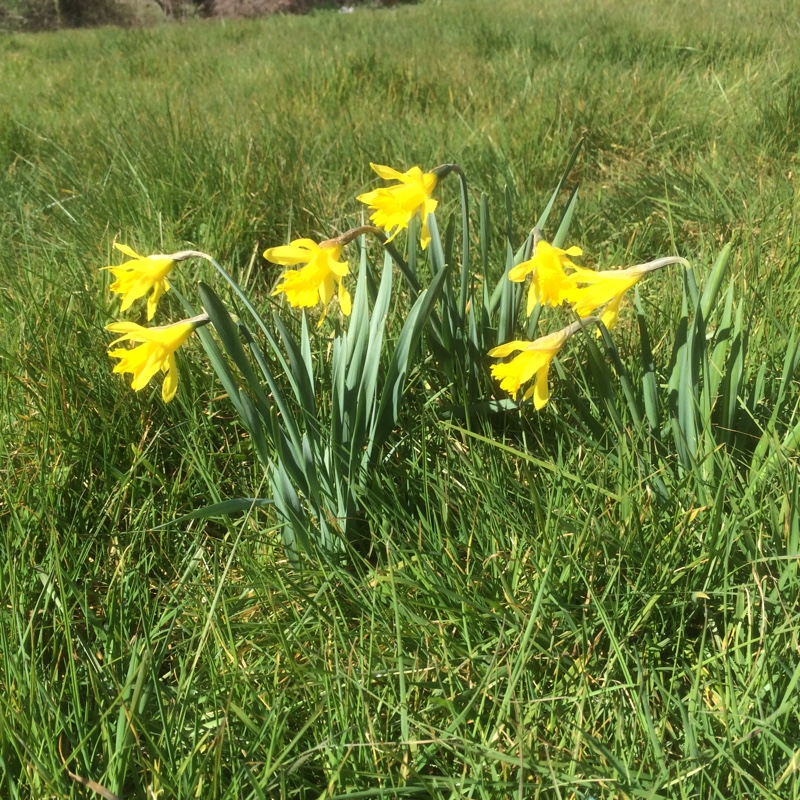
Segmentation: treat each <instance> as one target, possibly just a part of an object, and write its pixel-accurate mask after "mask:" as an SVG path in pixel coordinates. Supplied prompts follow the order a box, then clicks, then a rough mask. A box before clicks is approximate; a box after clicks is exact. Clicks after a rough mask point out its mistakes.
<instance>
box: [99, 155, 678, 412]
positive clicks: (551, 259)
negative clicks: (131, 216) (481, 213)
mask: <svg viewBox="0 0 800 800" xmlns="http://www.w3.org/2000/svg"><path fill="white" fill-rule="evenodd" d="M370 166H371V167H372V169H373V170H374V171H375V172H376V173H377V174H378V176H379V177H381V178H382V179H384V180H387V181H396V183H395V184H393V185H391V186H385V187H381V188H377V189H373V190H372V191H369V192H365V193H363V194H360V195H358V198H357V199H358V200H359V201H360V202H362V203H364V204H365V205H367V206H368V208H369V209H370V211H371V212H372V213H371V215H370V220H371V222H372V223H373V224H374V226H375V227H371V226H363V227H361V228H357V229H353V230H352V231H348V232H347V233H346V234H343V235H342V236H340V237H338V238H336V239H328V240H326V241H323V242H320V243H317V242H315V241H314V240H312V239H307V238H300V239H295V240H293V241H292V242H291V243H290V244H288V245H283V246H280V247H270V248H267V249H266V250H265V251H264V258H266V259H267V260H268V261H271V262H272V263H274V264H279V265H281V266H284V267H289V268H290V269H287V270H286V271H285V272H284V273H283V274H282V275H281V277H280V279H279V281H278V283H277V284H276V286H275V288H274V290H273V292H272V294H273V295H281V294H282V295H284V296H285V297H286V300H287V302H288V303H289V305H291V306H293V307H295V308H312V307H313V306H316V305H317V303H320V304H321V305H322V314H321V317H320V324H322V321H323V320H324V319H325V315H326V312H327V309H328V306H329V304H330V302H331V300H332V299H333V297H334V295H335V296H336V297H337V299H338V303H339V308H340V310H341V312H342V313H343V314H344V315H345V316H349V315H350V313H351V309H352V301H351V298H350V293H349V292H348V290H347V288H346V287H345V285H344V280H343V279H344V278H345V277H346V276H347V275H349V273H350V268H349V265H348V262H347V261H343V260H342V251H343V249H344V246H345V245H346V244H347V243H348V242H350V241H351V240H352V239H353V238H354V237H355V236H356V235H358V234H360V233H362V232H364V231H371V232H372V233H377V234H378V235H380V236H381V238H382V241H383V242H384V243H388V242H390V241H391V240H392V239H394V237H395V236H397V234H398V233H399V232H400V231H401V230H403V229H407V228H408V226H409V223H410V222H411V221H412V220H413V219H414V218H415V217H417V216H418V217H419V218H420V220H421V224H422V229H421V234H420V244H421V246H422V248H423V249H425V248H427V246H428V245H429V243H430V241H431V234H430V230H429V228H428V218H429V216H430V214H432V213H433V212H434V210H435V209H436V206H437V201H436V200H434V199H433V197H432V194H433V192H434V190H435V189H436V185H437V183H438V180H439V175H444V174H446V171H445V172H443V171H442V170H443V168H442V167H440V168H437V170H436V171H434V172H423V171H422V170H421V169H420V168H419V167H416V166H415V167H412V168H411V169H409V170H408V172H398V171H397V170H395V169H392V168H391V167H386V166H381V165H379V164H370ZM381 230H382V231H385V234H383V233H381ZM114 246H115V247H116V249H117V250H119V251H120V252H122V253H124V254H125V255H127V256H129V257H130V259H131V260H130V261H126V262H125V263H123V264H122V265H120V266H108V267H105V269H108V270H110V271H111V273H112V274H113V275H114V278H115V281H114V282H113V283H112V284H111V287H110V288H111V291H112V292H114V293H116V294H119V295H121V296H122V304H121V310H122V311H126V310H127V309H128V308H130V307H131V305H132V304H133V303H134V302H135V301H136V300H138V299H140V298H142V297H144V296H145V295H147V294H148V293H149V295H150V296H149V297H148V300H147V319H148V320H151V319H153V317H154V316H155V312H156V308H157V306H158V301H159V299H160V298H161V296H162V295H163V294H164V293H165V292H167V291H168V290H169V283H168V282H167V276H168V275H169V274H170V273H171V272H172V270H173V269H174V267H175V266H176V264H177V263H178V262H179V261H181V260H183V259H184V258H188V257H191V256H198V255H199V256H204V254H202V253H197V252H195V251H184V252H181V253H173V254H172V255H160V254H159V255H151V256H141V255H139V254H138V253H136V252H135V251H134V250H132V249H131V248H130V247H128V246H127V245H123V244H115V245H114ZM581 255H583V251H582V250H581V248H580V247H574V246H573V247H569V248H567V249H566V250H564V249H561V248H560V247H554V246H553V245H552V244H550V243H549V242H546V241H544V240H539V241H537V242H536V246H535V250H534V253H533V255H532V257H531V258H530V259H528V260H527V261H524V262H523V263H521V264H519V265H517V266H515V267H514V268H513V269H512V270H511V271H510V272H509V275H508V277H509V279H510V280H512V281H515V282H518V283H521V282H524V281H525V280H526V279H527V278H528V276H530V286H529V287H528V293H527V303H526V314H527V315H528V316H529V315H530V314H531V312H532V311H533V309H534V307H535V306H536V304H537V303H539V304H541V305H547V306H553V307H556V306H561V305H562V304H564V303H566V304H568V305H570V306H571V307H572V310H573V312H574V313H575V314H576V315H577V316H578V317H579V318H580V319H581V320H583V322H580V321H579V322H575V323H573V324H572V325H569V326H567V327H566V328H564V329H562V330H560V331H557V332H555V333H551V334H548V335H547V336H543V337H541V338H539V339H536V340H535V341H532V342H526V341H521V340H516V341H513V342H508V343H506V344H503V345H500V346H499V347H495V348H494V349H492V350H490V351H489V356H491V357H493V358H505V357H506V356H509V355H511V354H512V353H517V355H516V356H515V357H514V358H513V359H511V360H510V361H508V362H503V363H498V364H494V365H493V366H492V368H491V371H492V375H493V376H494V377H495V379H496V380H497V381H499V383H500V388H501V389H503V390H504V391H506V392H508V393H509V394H511V395H512V396H515V397H516V396H517V395H518V394H519V392H520V391H521V390H522V389H523V386H524V385H525V384H527V383H529V382H530V381H531V380H534V379H535V382H534V384H533V386H532V387H531V388H528V389H526V390H525V391H524V393H523V396H522V399H523V400H525V399H529V398H532V399H533V403H534V406H535V407H536V408H537V409H540V408H542V407H544V405H545V404H546V403H547V401H548V397H549V390H548V385H547V375H548V371H549V368H550V363H551V362H552V360H553V359H554V358H555V357H556V355H557V354H558V352H559V350H560V349H561V348H562V347H563V345H564V343H565V342H566V341H567V339H569V337H570V336H572V335H573V334H574V333H575V332H576V331H577V330H578V329H579V328H580V327H582V325H583V324H584V323H588V322H595V321H596V322H601V321H602V323H603V324H604V325H605V326H606V327H607V328H612V327H613V326H614V325H615V324H616V322H617V317H618V314H619V306H620V303H621V301H622V298H623V296H624V295H625V293H626V292H627V291H628V290H629V289H631V288H632V287H633V286H634V285H635V284H636V282H637V281H639V280H640V279H641V278H642V277H643V276H644V275H646V274H647V273H648V272H651V271H653V270H655V269H659V268H661V267H663V266H666V265H667V264H672V263H677V262H681V263H684V264H686V262H685V261H684V260H683V259H681V258H664V259H659V260H658V261H653V262H650V263H648V264H640V265H638V266H635V267H630V268H628V269H616V270H605V271H597V272H596V271H594V270H591V269H586V268H585V267H581V266H579V265H577V264H575V263H574V262H573V261H572V260H571V259H572V258H575V257H577V256H581ZM204 257H206V258H208V257H207V256H204ZM598 309H602V311H601V317H600V319H597V318H594V317H592V316H591V315H592V314H593V313H594V312H595V311H597V310H598ZM206 322H208V317H207V316H206V315H201V316H200V317H195V318H193V319H191V320H182V321H181V322H178V323H175V324H173V325H165V326H161V327H155V328H143V327H142V326H140V325H136V324H135V323H133V322H118V323H113V324H111V325H108V326H107V329H108V330H110V331H112V332H113V333H119V334H122V335H121V336H120V337H119V338H118V339H116V340H115V341H114V342H113V343H112V344H117V343H119V342H122V341H129V342H133V343H136V344H137V345H138V346H136V347H133V348H124V347H120V348H116V349H113V350H109V351H108V354H109V355H110V356H111V357H112V358H117V359H119V363H118V364H117V365H116V366H115V367H114V372H117V373H123V374H124V373H131V374H132V375H133V381H132V384H131V385H132V388H133V389H134V390H136V391H140V390H141V389H143V388H144V387H145V386H146V385H147V384H148V383H149V381H150V380H151V379H152V378H153V376H154V375H155V374H156V373H158V372H159V371H161V372H163V373H164V383H163V386H162V396H163V398H164V400H165V401H166V402H169V401H170V400H171V399H172V398H173V397H174V396H175V392H176V390H177V381H178V374H177V370H176V367H175V355H174V354H175V351H176V350H177V349H178V347H180V345H181V344H183V342H185V341H186V339H187V338H188V337H189V336H190V334H191V333H192V331H193V330H195V328H197V327H198V326H199V325H204V324H205V323H206Z"/></svg>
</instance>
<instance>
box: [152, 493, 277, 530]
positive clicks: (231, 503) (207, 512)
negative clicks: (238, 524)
mask: <svg viewBox="0 0 800 800" xmlns="http://www.w3.org/2000/svg"><path fill="white" fill-rule="evenodd" d="M272 503H273V500H272V498H267V497H239V498H236V499H234V500H223V501H222V502H221V503H212V504H211V505H210V506H203V508H197V509H195V510H194V511H190V512H189V513H188V514H184V515H183V516H180V517H177V518H176V519H171V520H170V521H169V522H164V523H162V524H161V525H158V526H157V527H156V528H155V529H154V530H157V531H158V530H161V529H162V528H167V527H169V526H170V525H179V524H180V523H182V522H189V521H190V520H193V519H210V518H211V517H228V516H230V515H231V514H243V513H246V512H248V511H251V510H252V509H254V508H263V507H264V506H271V505H272Z"/></svg>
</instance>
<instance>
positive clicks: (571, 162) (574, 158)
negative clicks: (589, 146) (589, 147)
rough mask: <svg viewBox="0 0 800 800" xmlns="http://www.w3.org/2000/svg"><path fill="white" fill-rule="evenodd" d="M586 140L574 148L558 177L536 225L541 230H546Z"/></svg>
mask: <svg viewBox="0 0 800 800" xmlns="http://www.w3.org/2000/svg"><path fill="white" fill-rule="evenodd" d="M583 142H584V140H583V139H581V140H580V141H579V142H578V144H576V145H575V147H574V148H573V150H572V153H571V155H570V157H569V160H568V161H567V166H566V167H565V169H564V171H563V172H562V173H561V177H560V178H559V179H558V183H557V184H556V188H555V190H554V191H553V194H551V195H550V200H548V202H547V205H546V206H545V209H544V211H543V212H542V215H541V216H540V217H539V219H538V221H537V223H536V227H537V228H538V229H539V230H544V228H545V226H546V225H547V220H548V219H549V217H550V212H551V211H552V210H553V206H554V205H555V202H556V199H557V198H558V195H559V194H560V193H561V190H562V189H563V188H564V184H565V183H566V182H567V178H569V174H570V172H572V168H573V167H574V166H575V162H576V161H577V160H578V155H579V154H580V152H581V148H582V147H583Z"/></svg>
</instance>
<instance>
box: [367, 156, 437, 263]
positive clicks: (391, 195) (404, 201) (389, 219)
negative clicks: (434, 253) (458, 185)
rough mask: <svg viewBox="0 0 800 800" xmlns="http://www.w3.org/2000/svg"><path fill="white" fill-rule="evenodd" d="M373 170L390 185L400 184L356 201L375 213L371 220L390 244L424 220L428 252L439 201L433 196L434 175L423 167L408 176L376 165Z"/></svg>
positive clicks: (423, 241)
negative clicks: (431, 218) (430, 219)
mask: <svg viewBox="0 0 800 800" xmlns="http://www.w3.org/2000/svg"><path fill="white" fill-rule="evenodd" d="M370 167H372V169H373V170H374V171H375V172H376V173H377V174H378V175H379V176H380V177H381V178H383V179H384V180H386V181H392V180H395V181H398V183H396V184H395V185H394V186H382V187H379V188H378V189H373V190H372V191H371V192H364V193H363V194H360V195H358V197H357V198H356V199H357V200H359V201H360V202H361V203H364V204H365V205H367V206H368V207H369V208H370V209H371V210H372V214H371V215H370V220H372V222H374V223H375V225H376V226H377V227H379V228H383V230H385V231H386V233H387V234H388V235H389V238H388V240H387V241H391V240H392V239H394V237H395V236H397V234H398V233H399V232H400V231H401V230H403V229H404V228H408V224H409V222H411V220H412V219H413V218H414V217H415V216H417V215H419V217H420V219H421V220H422V232H421V234H420V244H421V246H422V249H423V250H424V249H425V248H426V247H427V246H428V245H429V244H430V241H431V235H430V231H429V230H428V216H429V215H430V214H432V213H433V212H434V210H435V209H436V206H437V204H438V201H436V200H434V199H433V197H431V195H432V194H433V190H434V189H435V188H436V184H437V183H438V180H439V178H438V176H437V175H436V174H435V173H433V172H423V171H422V170H421V169H420V168H419V167H411V169H410V170H408V172H398V171H397V170H396V169H392V168H391V167H385V166H382V165H381V164H372V163H370Z"/></svg>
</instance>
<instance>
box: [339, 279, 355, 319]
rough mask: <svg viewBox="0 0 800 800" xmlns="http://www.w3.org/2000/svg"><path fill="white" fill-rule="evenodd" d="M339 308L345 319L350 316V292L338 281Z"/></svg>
mask: <svg viewBox="0 0 800 800" xmlns="http://www.w3.org/2000/svg"><path fill="white" fill-rule="evenodd" d="M339 308H341V309H342V314H344V315H345V316H346V317H349V316H350V313H351V312H352V310H353V304H352V302H351V300H350V292H348V291H347V289H345V288H344V284H343V283H342V282H341V281H339Z"/></svg>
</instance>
